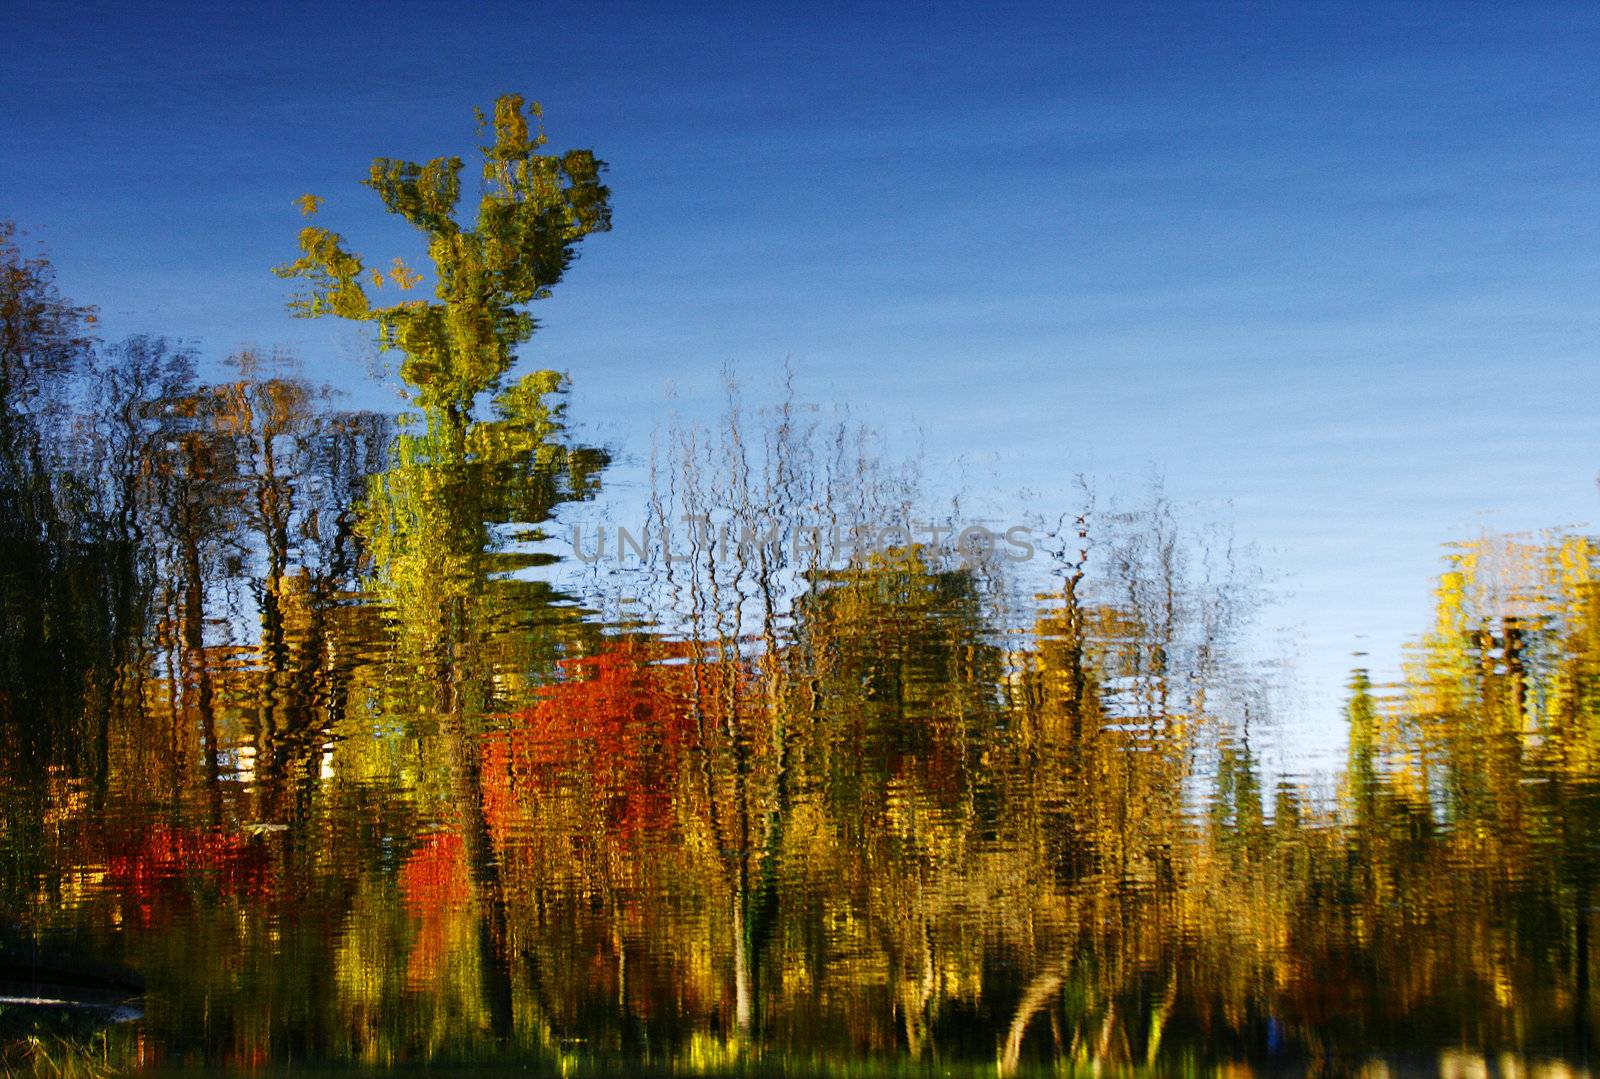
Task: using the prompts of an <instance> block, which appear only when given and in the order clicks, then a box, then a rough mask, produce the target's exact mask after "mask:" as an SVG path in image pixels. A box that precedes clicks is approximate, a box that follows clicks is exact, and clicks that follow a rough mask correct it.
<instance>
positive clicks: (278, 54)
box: [0, 3, 1600, 737]
mask: <svg viewBox="0 0 1600 1079" xmlns="http://www.w3.org/2000/svg"><path fill="white" fill-rule="evenodd" d="M155 7H157V6H155V5H152V8H153V10H150V11H141V10H138V9H136V8H135V7H134V6H133V5H121V6H105V7H102V6H97V5H93V4H88V5H85V4H74V5H43V4H31V3H22V4H16V3H13V4H11V5H9V6H8V7H7V8H6V9H5V11H4V12H3V13H0V41H3V42H4V44H3V45H0V49H3V51H4V53H5V62H4V64H3V65H0V112H3V115H4V116H5V118H6V119H5V122H4V124H3V125H0V159H3V161H4V164H5V183H4V193H5V197H4V200H3V205H0V214H3V215H5V216H9V217H12V218H14V219H16V220H17V221H18V222H19V223H20V224H22V225H23V226H24V227H25V228H27V229H29V230H30V232H31V233H32V235H33V236H34V238H36V239H38V240H42V241H43V242H44V243H45V244H46V245H47V247H48V250H49V252H50V254H51V255H52V257H53V258H54V259H55V260H56V262H57V264H58V266H59V271H60V281H61V283H62V285H63V287H64V288H65V289H66V290H67V291H68V292H69V294H71V295H72V296H74V297H75V298H77V299H80V300H82V301H86V302H93V303H96V304H98V305H100V307H101V308H102V311H103V313H104V315H105V317H106V321H107V330H108V332H109V333H112V334H120V333H124V332H132V331H153V332H162V333H168V334H173V335H177V336H183V337H188V338H192V339H195V340H198V341H199V342H200V343H201V345H202V347H203V348H204V349H205V350H206V352H207V354H209V355H212V356H221V355H223V354H225V353H226V352H227V351H229V350H231V349H233V348H235V347H237V346H238V345H240V344H245V343H254V344H264V345H265V344H285V345H289V346H292V347H294V348H295V349H296V350H297V351H299V352H300V354H301V355H302V356H303V357H304V358H305V360H306V361H307V364H308V366H309V367H310V368H311V369H312V370H313V371H315V372H316V373H318V374H321V375H324V376H325V377H327V378H329V379H331V380H333V381H336V382H341V383H346V384H348V385H350V386H352V387H353V388H355V387H359V386H360V382H361V374H362V365H361V363H360V361H359V359H357V358H356V357H355V352H356V351H357V350H356V347H355V344H354V339H353V338H352V337H351V336H350V335H349V334H348V333H341V331H339V330H338V329H337V328H335V327H332V326H327V325H324V324H321V323H316V324H308V323H301V322H295V321H293V320H291V319H289V318H288V317H287V315H286V314H285V313H284V311H283V306H282V304H283V298H284V294H285V288H284V285H283V283H282V282H280V281H278V280H276V279H275V278H273V277H272V276H271V275H270V274H269V273H268V272H267V270H268V268H269V267H270V266H271V265H273V264H274V263H277V262H280V261H283V260H285V259H286V258H288V257H290V256H291V254H292V252H293V237H294V234H295V232H296V230H297V229H298V227H299V225H300V220H299V218H298V216H297V215H296V212H295V210H294V208H293V206H292V205H291V200H292V199H293V198H294V197H295V196H297V195H299V194H301V193H302V192H305V191H312V192H316V193H318V194H320V195H323V196H325V197H326V198H327V199H328V204H327V206H326V207H325V209H324V211H323V218H322V220H323V222H324V223H326V224H328V225H330V226H332V227H336V228H341V229H342V230H343V231H346V232H347V233H348V234H350V235H351V236H352V237H353V239H354V240H355V246H356V247H357V248H358V249H361V250H364V251H368V252H370V253H373V254H378V253H380V252H381V253H383V254H385V255H387V254H388V253H390V252H391V251H392V252H394V253H407V254H409V253H412V252H414V251H415V250H416V245H415V241H414V240H413V239H412V238H411V237H409V236H408V235H407V234H406V233H405V232H404V231H402V230H401V229H398V228H396V226H395V225H394V224H393V223H392V222H389V221H386V220H384V219H383V216H382V214H381V213H380V212H379V209H378V207H377V206H376V202H375V200H374V199H373V198H372V197H371V195H370V192H367V191H366V190H365V189H363V188H361V187H359V186H358V181H359V180H360V179H361V178H362V177H363V176H364V175H365V171H366V166H367V163H368V162H369V161H370V160H371V158H372V157H374V156H376V155H379V154H383V155H387V156H403V157H414V158H426V157H430V156H434V155H436V154H440V153H452V152H458V153H463V154H466V153H467V152H468V151H469V149H470V146H471V144H472V140H473V127H472V119H471V110H472V108H473V106H475V105H480V104H488V103H489V102H490V101H492V100H493V98H494V97H495V96H496V95H497V94H499V93H501V92H505V91H509V90H516V91H520V92H523V93H525V94H527V95H528V96H530V97H534V98H538V99H540V100H541V101H543V103H544V105H545V109H546V116H547V126H548V129H549V131H550V134H551V136H552V140H553V143H554V145H555V146H556V147H565V146H570V145H583V146H592V147H593V148H595V149H596V151H597V152H598V153H599V154H600V156H601V157H603V158H604V159H606V160H607V161H608V162H609V163H610V166H611V168H610V173H609V181H610V183H611V185H612V188H613V191H614V203H615V231H614V232H612V233H611V234H609V235H605V236H600V237H595V238H593V239H591V240H590V241H589V242H588V243H587V244H586V246H585V251H584V254H583V257H582V258H581V259H580V261H579V262H578V263H577V265H576V266H575V267H574V269H573V270H572V272H571V273H570V274H569V277H568V280H567V281H565V282H563V283H562V285H561V286H560V287H559V288H558V290H557V292H556V296H555V298H553V299H552V300H549V301H547V302H545V303H543V304H542V305H541V311H540V314H541V316H542V318H543V320H544V322H545V324H546V328H545V329H544V331H542V332H541V334H540V335H539V336H538V338H536V339H535V341H534V343H533V344H532V345H531V346H530V348H529V351H528V353H527V355H528V358H529V360H530V361H531V362H536V363H538V364H540V365H546V366H556V367H561V368H565V369H567V370H569V371H570V372H571V373H572V374H573V376H574V380H575V383H576V387H577V388H576V392H575V397H574V404H573V410H574V415H575V416H576V417H577V418H580V419H583V420H585V421H587V422H588V423H589V424H590V425H592V427H593V429H594V430H595V431H597V432H599V433H600V434H602V435H603V436H604V437H606V438H609V439H612V440H614V441H617V442H619V443H621V444H623V445H624V446H628V445H633V446H640V445H642V443H643V441H644V440H645V439H646V438H647V437H648V431H649V429H650V428H651V427H652V426H653V425H654V424H655V423H656V422H657V420H658V418H659V416H660V414H661V412H662V411H663V408H664V407H665V406H664V404H663V388H664V387H665V386H666V385H668V384H669V383H670V384H672V385H674V386H676V387H677V388H678V390H679V393H680V398H679V402H678V404H679V406H680V407H681V406H683V404H684V402H689V407H693V403H694V402H695V401H697V400H701V399H704V398H707V397H709V396H710V395H711V394H712V393H714V390H715V387H716V385H717V382H718V372H719V371H720V369H721V367H722V365H723V364H724V363H731V364H734V365H735V366H736V367H737V368H738V370H739V371H740V372H741V373H742V375H743V376H744V378H745V380H746V381H747V383H749V384H750V385H751V394H752V396H759V395H760V391H761V389H762V387H763V386H764V385H766V384H767V382H768V380H769V379H771V378H773V377H775V374H776V372H777V371H778V370H779V368H780V367H781V365H782V363H783V362H784V361H785V359H786V358H792V361H793V363H794V364H795V367H796V368H797V370H798V371H799V372H800V381H801V386H802V389H803V390H805V391H807V392H809V393H810V394H811V395H813V396H817V397H822V398H828V399H837V400H844V401H849V402H850V403H851V405H852V407H853V408H855V409H856V410H857V412H858V413H859V414H861V415H862V416H864V417H865V418H867V419H868V420H870V421H872V422H875V423H876V424H877V425H879V426H881V427H884V428H886V429H887V430H888V431H889V432H890V433H891V435H893V434H896V433H900V434H905V433H908V432H913V431H915V432H920V437H922V438H924V439H925V440H926V442H927V444H928V445H929V446H930V447H931V448H933V449H934V450H935V451H936V452H937V453H941V454H946V455H948V456H950V457H956V456H960V457H962V458H964V459H966V460H968V461H972V462H977V463H978V464H977V465H976V466H975V470H976V471H977V472H983V473H984V474H986V475H989V476H991V477H1000V481H999V482H1002V483H1004V484H1009V485H1011V486H1013V487H1015V488H1018V489H1021V488H1028V489H1031V490H1033V491H1035V492H1038V494H1037V496H1036V498H1037V500H1038V501H1040V502H1052V501H1059V502H1061V503H1066V502H1068V501H1069V500H1070V497H1071V491H1070V479H1071V477H1072V476H1073V475H1074V474H1076V473H1078V472H1088V473H1089V474H1090V475H1091V476H1093V477H1094V478H1095V479H1096V482H1097V483H1098V484H1099V486H1101V488H1102V489H1104V490H1117V489H1124V488H1129V487H1132V486H1135V485H1137V484H1138V483H1139V482H1140V477H1143V476H1145V475H1147V474H1148V473H1149V472H1151V471H1152V470H1155V471H1159V472H1161V473H1163V474H1164V475H1165V477H1166V486H1167V489H1168V491H1169V492H1170V493H1171V494H1172V495H1173V496H1174V497H1176V498H1178V499H1180V500H1194V501H1198V502H1201V503H1203V504H1205V505H1207V506H1210V507H1215V508H1220V509H1221V510H1222V511H1223V515H1225V516H1227V517H1229V518H1230V519H1231V520H1232V522H1233V524H1234V528H1235V531H1236V532H1237V534H1238V536H1239V538H1240V539H1241V540H1244V541H1247V542H1251V543H1254V544H1256V545H1257V546H1258V547H1259V548H1260V550H1261V560H1262V563H1263V565H1264V567H1265V569H1266V570H1267V572H1268V574H1269V576H1270V577H1271V578H1272V580H1273V581H1274V582H1276V584H1275V587H1276V590H1277V591H1278V593H1279V594H1280V597H1281V600H1280V602H1279V603H1278V604H1277V605H1276V606H1275V607H1274V608H1272V609H1271V610H1269V611H1268V612H1267V613H1266V625H1267V628H1268V630H1269V631H1270V630H1272V629H1275V628H1285V627H1286V633H1285V634H1284V636H1285V637H1286V639H1287V640H1288V641H1289V642H1290V643H1291V644H1292V646H1293V647H1294V649H1295V650H1296V651H1297V652H1298V653H1299V661H1300V667H1301V669H1302V672H1303V673H1304V675H1305V677H1306V685H1307V687H1308V688H1307V690H1306V695H1307V699H1308V700H1309V701H1310V704H1309V705H1308V706H1307V709H1306V716H1307V718H1306V720H1305V723H1306V725H1307V729H1308V730H1313V731H1317V732H1323V733H1328V732H1334V733H1336V724H1335V723H1334V721H1333V719H1332V718H1331V708H1332V705H1331V703H1330V701H1331V700H1332V699H1333V698H1335V697H1336V696H1337V691H1336V687H1337V684H1338V681H1339V679H1340V677H1341V672H1342V671H1343V670H1344V669H1346V668H1347V667H1348V666H1349V663H1350V660H1349V655H1350V653H1351V652H1352V651H1353V650H1357V649H1363V648H1365V649H1370V650H1371V651H1373V652H1374V653H1375V655H1376V657H1379V658H1377V659H1376V661H1375V662H1376V665H1377V666H1379V667H1380V668H1381V667H1383V666H1384V665H1385V663H1384V661H1383V659H1382V657H1392V656H1393V655H1394V651H1395V648H1396V647H1397V646H1398V644H1399V642H1400V641H1401V640H1402V639H1403V638H1404V637H1406V636H1407V635H1409V634H1411V633H1413V632H1415V631H1416V630H1419V629H1421V628H1422V627H1423V626H1425V624H1426V619H1427V606H1428V589H1429V580H1430V577H1431V575H1432V574H1433V573H1435V572H1436V570H1437V568H1438V559H1439V555H1440V545H1441V544H1443V543H1445V542H1448V541H1450V540H1454V539H1461V538H1467V537H1470V536H1472V535H1474V534H1476V533H1477V532H1479V531H1481V530H1483V529H1485V528H1491V529H1492V528H1539V527H1546V526H1562V525H1575V524H1591V523H1593V522H1594V521H1595V519H1596V517H1597V516H1600V514H1597V512H1596V511H1597V508H1600V495H1597V491H1596V486H1595V475H1596V472H1597V470H1600V414H1597V410H1596V408H1595V405H1594V399H1595V390H1596V385H1595V383H1596V374H1597V372H1600V364H1597V357H1600V235H1597V227H1596V221H1597V220H1600V198H1597V196H1600V123H1597V121H1600V104H1597V95H1596V94H1595V92H1594V88H1595V87H1596V86H1600V48H1597V46H1600V7H1596V6H1594V5H1581V4H1570V5H1516V6H1514V7H1513V6H1511V5H1468V4H1444V5H1421V4H1414V5H1413V4H1408V5H1372V6H1366V5H1358V4H1348V3H1344V4H1326V5H1317V4H1295V5H1270V4H1259V5H1258V4H1238V5H1226V4H1197V5H1193V6H1185V5H1182V4H1166V5H1149V6H1140V5H1135V4H1126V3H1120V4H1104V5H1080V4H1061V5H1049V6H1038V7H1014V8H1011V9H1009V10H1006V11H995V10H990V9H989V8H988V7H987V6H986V5H970V6H962V7H957V6H949V7H940V8H931V9H927V10H923V9H920V8H916V7H914V6H911V5H903V6H890V5H884V6H879V7H865V6H860V5H856V6H852V7H849V8H846V7H838V8H828V7H824V6H817V5H813V6H807V7H804V8H801V7H792V8H777V7H771V8H764V7H761V6H742V7H737V8H736V7H733V6H725V7H707V8H698V9H697V8H693V7H689V6H671V7H668V6H659V7H646V6H622V5H604V4H590V5H573V6H565V5H537V4H516V5H512V4H506V5H494V4H483V5H473V6H471V7H470V8H463V9H459V10H457V9H454V8H450V7H447V6H445V5H436V4H405V3H398V4H387V5H381V6H379V5H318V6H306V7H303V8H295V7H293V6H291V5H256V6H254V7H245V6H242V5H240V6H235V5H222V4H218V5H213V6H194V5H185V4H181V3H178V4H167V5H160V6H159V10H154V8H155ZM359 392H360V393H364V394H371V393H373V392H374V391H373V390H371V389H370V388H366V389H362V390H360V391H359ZM1318 737H1321V735H1318Z"/></svg>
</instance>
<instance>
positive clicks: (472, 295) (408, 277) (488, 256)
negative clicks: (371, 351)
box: [277, 94, 611, 414]
mask: <svg viewBox="0 0 1600 1079" xmlns="http://www.w3.org/2000/svg"><path fill="white" fill-rule="evenodd" d="M541 116H542V112H541V110H540V108H539V106H538V105H537V104H531V105H527V106H525V105H524V103H523V99H522V97H521V96H520V95H517V94H507V95H505V96H503V97H501V98H500V99H499V100H498V101H496V102H495V109H494V120H493V127H494V140H493V141H492V142H491V143H489V144H488V145H486V146H484V147H483V148H482V150H483V167H482V174H481V188H482V195H481V197H480V199H479V202H478V214H477V219H476V222H475V223H473V224H472V225H471V227H468V225H467V224H465V223H463V222H462V221H461V219H460V216H459V213H458V204H459V202H460V199H461V171H462V168H463V165H462V161H461V159H460V158H459V157H438V158H434V159H433V160H432V161H429V162H428V163H427V164H421V165H419V164H417V163H416V162H412V161H400V160H395V159H391V158H378V159H377V160H375V161H373V163H372V173H371V175H370V176H369V177H368V179H367V180H366V181H365V183H366V186H368V187H370V188H372V189H373V190H374V191H376V192H377V193H378V195H379V197H380V198H382V199H383V204H384V206H385V208H386V209H387V210H388V211H389V212H390V213H396V214H400V215H401V216H402V217H404V218H405V219H406V220H407V221H409V222H411V223H412V224H413V225H415V226H416V227H417V228H418V229H419V230H421V231H422V233H423V234H424V235H425V236H426V237H427V239H428V256H429V258H430V259H431V260H432V261H433V266H434V276H435V288H434V295H435V297H436V299H437V302H429V301H427V300H422V299H409V298H400V299H396V300H395V302H392V303H384V302H382V300H383V296H382V293H383V290H385V289H388V288H391V287H392V288H393V289H394V290H395V291H397V292H409V291H410V290H411V289H412V288H414V287H416V286H417V285H418V284H419V283H420V282H421V280H422V275H421V274H418V273H416V272H415V271H413V270H411V269H410V268H409V267H407V266H406V265H405V263H404V261H403V260H401V259H394V260H393V261H392V262H391V263H390V268H389V269H388V270H387V271H385V270H382V269H378V268H376V267H375V266H373V265H372V264H370V263H368V262H367V261H366V260H364V259H363V258H362V257H361V256H360V255H357V254H354V253H352V252H351V251H350V250H349V249H348V247H347V246H346V242H345V239H344V237H343V236H341V235H340V234H338V233H336V232H333V231H330V230H328V229H325V228H321V227H319V226H316V225H309V226H307V227H306V228H304V229H303V230H301V233H300V250H301V255H300V257H299V258H298V259H296V260H295V261H294V262H291V263H289V264H287V265H284V266H280V267H278V269H277V273H278V274H279V275H280V276H282V277H287V278H299V279H301V280H302V281H304V282H305V283H306V285H307V288H306V289H305V291H303V292H301V293H300V294H298V295H297V296H295V298H294V299H293V300H292V302H291V304H290V306H291V309H292V310H294V311H295V312H296V313H297V314H299V315H301V316H303V317H307V318H317V317H321V316H323V315H336V316H338V317H340V318H347V319H354V320H357V321H366V322H375V323H377V326H378V333H379V340H380V343H381V345H382V346H383V347H385V348H396V349H399V350H400V351H401V352H402V353H404V354H405V359H404V361H403V363H402V365H401V368H400V373H401V376H402V377H403V378H404V379H405V380H406V381H407V382H408V383H409V384H410V385H411V386H412V387H413V388H414V389H415V390H416V391H417V403H418V404H419V405H421V406H423V407H424V408H432V407H442V408H444V409H446V410H447V411H449V412H452V413H458V414H459V413H464V412H465V411H466V410H467V409H469V408H470V406H471V404H472V402H473V400H474V399H475V398H476V397H477V396H478V395H479V394H480V393H482V392H483V391H485V390H489V389H493V388H496V387H497V386H498V384H499V382H500V379H501V378H502V377H503V376H504V375H505V373H506V371H507V370H509V369H510V367H511V365H512V364H513V363H514V362H515V359H516V355H515V353H516V348H517V346H518V345H520V344H522V343H523V342H525V341H527V340H528V339H529V338H530V337H531V336H532V335H533V332H534V330H535V329H536V328H537V323H536V322H535V320H534V318H533V316H532V315H531V314H529V312H528V311H527V310H526V305H528V304H529V303H531V302H532V301H534V300H539V299H543V298H545V297H546V296H548V295H549V294H550V289H551V288H552V287H553V286H554V285H555V284H556V283H557V282H558V281H560V280H561V277H562V275H563V274H564V273H565V272H566V269H567V267H568V266H569V265H570V264H571V263H572V260H573V258H574V257H576V254H577V244H578V242H579V241H580V240H582V239H583V238H584V237H585V236H587V235H589V233H591V232H604V231H606V230H608V229H609V228H610V227H611V206H610V194H611V193H610V191H609V190H608V189H607V188H606V186H605V185H604V184H602V183H601V182H600V174H601V172H602V171H604V169H605V164H604V162H602V161H600V160H599V159H597V158H596V157H595V155H594V153H593V151H591V150H569V151H567V152H566V153H564V154H560V155H555V154H544V153H540V152H539V151H540V149H541V148H542V147H543V146H544V145H545V143H546V142H547V141H548V140H547V139H546V137H545V134H544V132H543V129H542V127H541V126H540V118H541ZM478 120H479V125H480V129H482V128H484V127H487V126H488V123H489V121H488V119H487V117H485V116H484V115H483V113H482V112H481V111H480V112H479V113H478ZM319 204H320V200H319V199H317V198H315V197H313V196H309V195H308V196H306V197H305V198H304V199H302V200H301V205H302V209H303V210H304V211H305V212H306V213H307V214H308V215H311V214H315V213H316V212H317V208H318V205H319Z"/></svg>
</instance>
